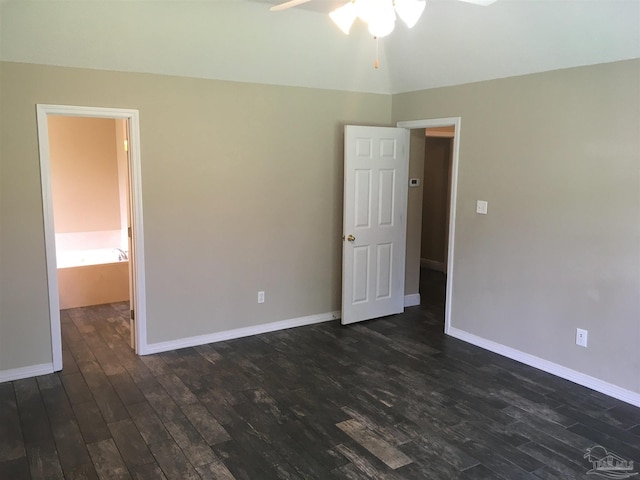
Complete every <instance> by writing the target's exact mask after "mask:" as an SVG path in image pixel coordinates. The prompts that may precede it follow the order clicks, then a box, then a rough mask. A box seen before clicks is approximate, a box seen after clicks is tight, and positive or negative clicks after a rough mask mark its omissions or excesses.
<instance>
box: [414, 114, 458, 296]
mask: <svg viewBox="0 0 640 480" xmlns="http://www.w3.org/2000/svg"><path fill="white" fill-rule="evenodd" d="M454 137H455V129H454V127H453V126H448V127H433V128H427V129H425V148H424V175H423V188H422V228H421V236H420V284H419V292H420V299H421V303H425V302H429V303H431V304H433V303H434V302H441V301H443V300H444V299H445V298H446V292H445V285H446V273H447V251H448V248H449V244H448V240H449V209H450V199H451V164H452V155H453V139H454ZM443 307H444V303H443Z"/></svg>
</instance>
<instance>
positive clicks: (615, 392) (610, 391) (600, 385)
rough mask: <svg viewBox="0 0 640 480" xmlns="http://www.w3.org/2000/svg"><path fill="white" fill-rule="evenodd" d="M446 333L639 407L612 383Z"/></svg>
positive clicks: (637, 397) (636, 397)
mask: <svg viewBox="0 0 640 480" xmlns="http://www.w3.org/2000/svg"><path fill="white" fill-rule="evenodd" d="M447 333H448V334H449V335H451V336H452V337H455V338H457V339H459V340H463V341H465V342H467V343H471V344H473V345H476V346H478V347H481V348H484V349H485V350H489V351H491V352H493V353H497V354H499V355H502V356H504V357H507V358H510V359H512V360H516V361H518V362H520V363H524V364H525V365H529V366H530V367H534V368H537V369H539V370H542V371H544V372H547V373H550V374H552V375H556V376H557V377H560V378H564V379H565V380H569V381H570V382H573V383H577V384H578V385H582V386H583V387H587V388H590V389H591V390H595V391H596V392H600V393H604V394H605V395H609V396H610V397H613V398H617V399H618V400H622V401H623V402H627V403H630V404H631V405H634V406H636V407H640V393H636V392H632V391H631V390H627V389H625V388H622V387H619V386H617V385H613V384H612V383H609V382H605V381H604V380H600V379H598V378H595V377H592V376H590V375H586V374H584V373H581V372H578V371H576V370H572V369H570V368H567V367H563V366H562V365H558V364H557V363H553V362H550V361H548V360H544V359H543V358H540V357H536V356H534V355H530V354H528V353H524V352H521V351H520V350H516V349H515V348H511V347H507V346H506V345H502V344H500V343H496V342H493V341H491V340H487V339H485V338H482V337H478V336H476V335H474V334H472V333H468V332H465V331H464V330H460V329H457V328H454V327H451V328H449V331H448V332H447Z"/></svg>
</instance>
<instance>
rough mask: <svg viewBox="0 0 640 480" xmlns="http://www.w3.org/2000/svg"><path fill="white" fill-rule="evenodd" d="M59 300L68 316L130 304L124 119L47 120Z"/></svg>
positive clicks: (53, 118)
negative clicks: (70, 311) (81, 310)
mask: <svg viewBox="0 0 640 480" xmlns="http://www.w3.org/2000/svg"><path fill="white" fill-rule="evenodd" d="M48 128H49V155H50V156H49V158H50V168H51V191H52V201H53V218H54V229H55V239H56V260H57V270H58V272H57V273H58V294H59V295H58V298H59V301H60V309H61V310H67V309H73V308H79V307H88V306H93V305H102V304H107V303H125V302H126V303H130V299H131V295H130V291H129V289H130V286H131V283H132V282H131V281H130V278H129V276H130V275H129V273H130V272H129V238H128V228H129V217H130V215H129V192H128V190H129V188H128V187H129V175H128V172H129V160H128V158H127V150H128V145H127V132H128V125H127V121H126V120H125V119H113V118H91V117H70V116H63V115H53V116H50V117H49V119H48Z"/></svg>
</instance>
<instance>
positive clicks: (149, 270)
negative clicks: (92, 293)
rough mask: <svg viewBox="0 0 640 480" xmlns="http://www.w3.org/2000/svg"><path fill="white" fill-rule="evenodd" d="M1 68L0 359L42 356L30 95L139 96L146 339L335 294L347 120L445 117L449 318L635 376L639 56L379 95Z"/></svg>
mask: <svg viewBox="0 0 640 480" xmlns="http://www.w3.org/2000/svg"><path fill="white" fill-rule="evenodd" d="M0 83H1V84H2V90H0V102H1V104H2V109H1V111H0V142H1V143H0V230H1V237H0V238H1V241H2V243H1V244H0V281H1V284H0V292H1V295H2V296H1V298H0V301H1V303H0V332H1V335H0V370H7V369H12V368H18V367H24V366H29V365H35V364H40V363H46V362H49V361H50V360H51V351H50V341H51V340H50V336H49V325H48V305H47V286H46V273H45V261H44V240H43V227H42V203H41V194H40V177H39V165H38V147H37V136H36V121H35V108H34V106H35V104H36V103H54V104H71V105H96V106H108V107H122V108H135V109H139V110H140V122H141V135H142V145H141V150H142V170H143V180H142V190H143V207H144V220H145V250H146V278H147V303H148V304H147V313H148V318H149V322H148V328H149V341H150V342H159V341H164V340H171V339H176V338H181V337H185V336H190V335H199V334H206V333H213V332H216V331H221V330H227V329H230V328H237V327H243V326H249V325H255V324H256V323H259V322H270V321H275V320H282V319H286V318H295V317H299V316H304V315H311V314H315V313H322V312H328V311H331V310H335V309H338V308H339V304H340V301H339V296H340V255H341V242H340V235H341V209H342V206H341V205H342V127H343V124H345V123H360V124H388V123H389V121H390V120H393V121H394V122H395V121H406V120H416V119H425V118H442V117H453V116H461V118H462V128H461V132H460V135H461V136H460V141H461V145H460V166H459V177H458V182H459V183H458V197H457V201H458V203H457V212H456V214H457V221H456V238H455V264H454V266H453V268H454V285H453V289H454V293H453V298H452V302H453V304H452V325H453V327H454V328H457V329H461V330H464V331H467V332H470V333H472V334H475V335H477V336H479V337H482V338H485V339H488V340H491V341H494V342H497V343H499V344H503V345H506V346H508V347H511V348H514V349H517V350H520V351H522V352H525V353H529V354H532V355H535V356H538V357H540V358H542V359H545V360H548V361H551V362H555V363H557V364H559V365H561V366H564V367H568V368H571V369H574V370H577V371H580V372H584V373H586V374H589V375H592V376H594V377H597V378H599V379H602V380H604V381H608V382H611V383H613V384H615V385H618V386H621V387H623V388H627V389H630V390H632V391H635V392H640V384H639V382H640V377H638V374H637V372H638V371H640V350H638V348H637V345H638V344H639V343H640V323H639V322H638V318H640V295H639V294H638V293H639V292H640V273H639V272H640V269H639V267H640V242H639V239H640V222H639V220H638V219H639V218H640V167H639V163H640V160H639V159H640V112H639V111H638V108H637V105H638V104H640V61H638V60H634V61H626V62H619V63H613V64H604V65H597V66H590V67H581V68H575V69H569V70H561V71H554V72H548V73H543V74H536V75H529V76H524V77H517V78H509V79H503V80H495V81H489V82H483V83H477V84H470V85H463V86H458V87H449V88H442V89H434V90H427V91H421V92H413V93H407V94H399V95H394V96H393V97H389V96H381V95H372V94H356V93H345V92H336V91H325V90H315V89H304V88H290V87H272V86H263V85H253V84H239V83H233V82H221V81H209V80H198V79H190V78H179V77H168V76H166V77H165V76H155V75H145V74H124V73H116V72H108V71H94V70H82V69H72V68H57V67H44V66H37V65H28V64H15V63H2V64H0ZM478 199H482V200H487V201H488V202H489V214H488V215H486V216H484V215H482V216H481V215H477V214H475V213H474V212H475V202H476V200H478ZM409 228H411V227H409ZM258 290H265V291H266V293H267V302H266V303H265V304H263V305H258V304H257V303H256V293H257V291H258ZM407 293H413V292H407ZM576 327H581V328H586V329H588V330H589V348H588V349H583V348H579V347H576V346H575V344H574V338H575V328H576Z"/></svg>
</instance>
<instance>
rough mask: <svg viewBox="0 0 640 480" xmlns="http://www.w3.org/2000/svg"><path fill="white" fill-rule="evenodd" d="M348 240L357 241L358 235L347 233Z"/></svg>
mask: <svg viewBox="0 0 640 480" xmlns="http://www.w3.org/2000/svg"><path fill="white" fill-rule="evenodd" d="M347 241H349V242H355V241H356V237H354V236H353V235H347Z"/></svg>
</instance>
